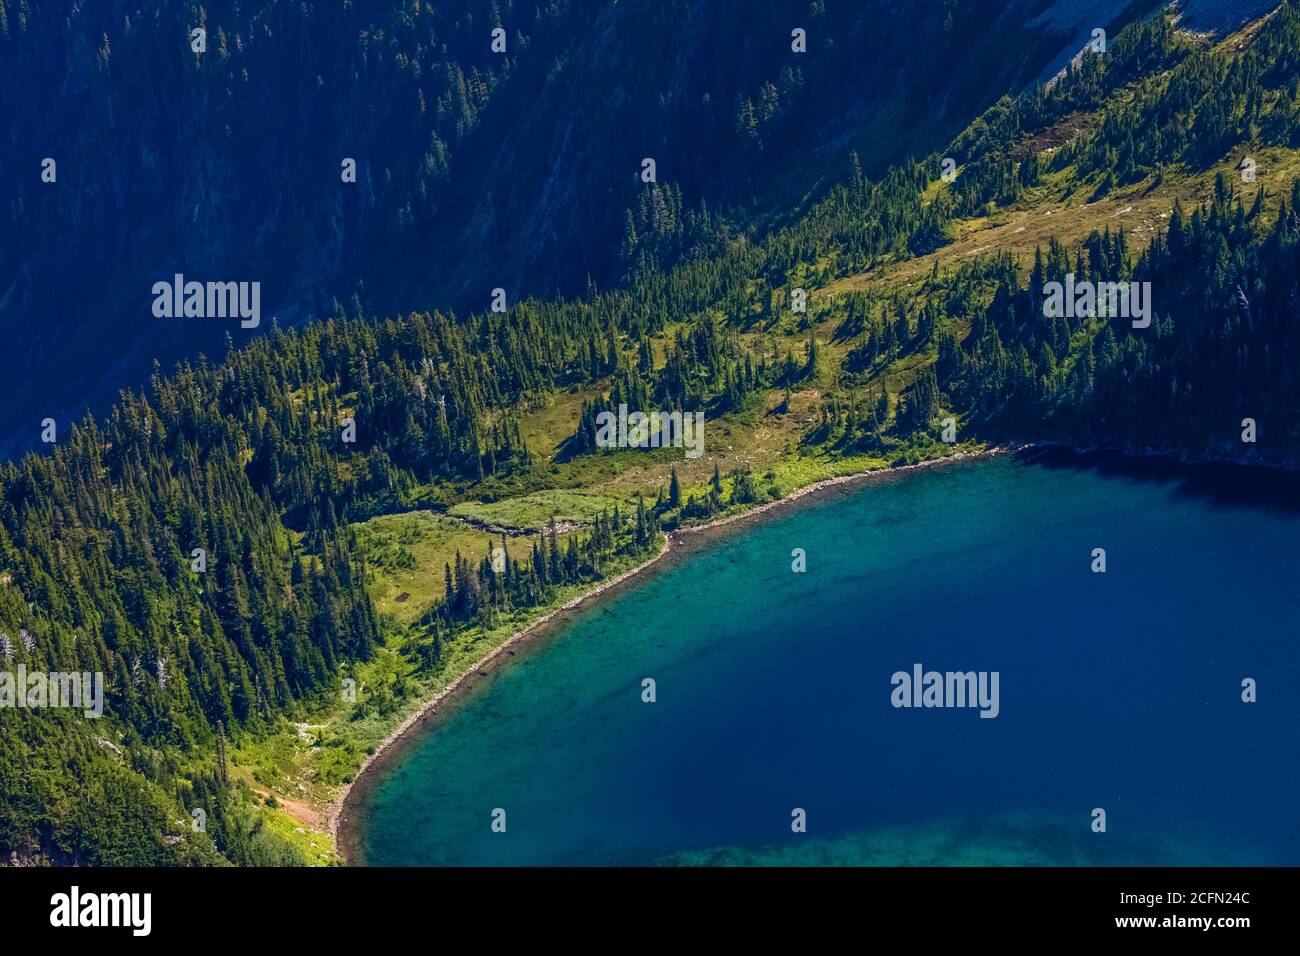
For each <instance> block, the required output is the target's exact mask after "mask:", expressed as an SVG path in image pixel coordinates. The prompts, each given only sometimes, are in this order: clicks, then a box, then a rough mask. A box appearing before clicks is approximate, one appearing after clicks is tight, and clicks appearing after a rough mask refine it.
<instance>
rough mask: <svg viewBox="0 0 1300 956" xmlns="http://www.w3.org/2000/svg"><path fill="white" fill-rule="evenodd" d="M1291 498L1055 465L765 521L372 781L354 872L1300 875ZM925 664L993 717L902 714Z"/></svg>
mask: <svg viewBox="0 0 1300 956" xmlns="http://www.w3.org/2000/svg"><path fill="white" fill-rule="evenodd" d="M1297 485H1300V478H1297V476H1296V475H1294V474H1291V475H1284V474H1279V473H1273V472H1263V471H1252V470H1248V469H1242V468H1235V467H1232V466H1196V467H1190V468H1189V467H1183V466H1178V465H1175V464H1173V463H1170V462H1164V461H1158V460H1132V459H1121V458H1118V457H1112V456H1077V455H1074V454H1072V453H1068V452H1064V451H1048V452H1036V453H1033V454H1032V455H1031V456H1029V457H1028V458H1023V459H1012V458H1008V457H1003V458H995V459H987V460H981V461H974V462H969V463H961V464H953V465H945V466H941V467H936V468H932V469H923V470H918V471H913V472H909V473H907V474H903V475H898V476H891V477H888V478H884V479H881V480H873V481H870V482H867V483H864V484H862V485H857V486H853V487H852V489H851V490H849V491H841V492H836V493H833V494H830V495H828V496H826V497H824V498H822V499H819V500H818V501H816V502H815V503H812V504H800V505H798V506H795V507H792V508H790V509H788V510H786V509H777V510H776V511H775V512H773V513H771V514H770V515H768V516H766V517H765V518H762V519H759V520H756V521H753V522H751V523H745V524H743V525H741V526H739V527H737V528H736V529H735V530H734V531H733V532H731V533H729V534H728V535H727V536H725V537H722V538H720V539H719V540H717V541H715V542H713V543H712V544H711V545H710V546H709V547H708V548H706V549H703V550H702V551H701V552H700V553H697V554H693V555H691V556H690V557H688V558H685V559H682V560H679V561H677V562H675V563H673V564H671V565H670V566H668V567H666V568H665V569H663V570H662V571H657V572H655V573H653V574H650V575H648V576H646V577H645V578H644V580H641V581H638V582H636V583H634V584H633V585H632V586H630V587H628V588H626V589H625V590H622V591H619V592H618V593H617V594H614V595H612V596H609V597H607V598H604V599H602V600H601V601H600V602H598V603H596V604H594V605H593V606H592V607H590V608H588V609H587V610H585V611H583V612H581V613H580V614H578V615H577V616H576V617H575V618H574V619H573V620H572V621H570V622H569V623H567V624H566V625H565V626H564V627H563V628H562V630H561V631H560V632H558V633H556V634H555V635H553V636H550V637H548V638H546V639H545V640H543V641H541V642H539V644H538V645H537V646H535V647H531V648H527V649H526V650H524V651H521V653H520V654H519V655H518V656H517V657H516V658H515V659H514V660H513V661H512V662H511V663H510V664H509V665H508V666H506V667H503V668H500V669H499V670H497V671H495V672H494V673H493V675H492V676H491V677H490V678H489V679H484V680H481V681H479V682H478V683H477V684H476V685H475V686H474V687H473V688H471V689H469V690H468V691H467V692H466V693H465V694H464V695H463V696H462V698H461V699H460V700H458V701H457V702H456V703H455V704H454V705H453V706H451V707H449V708H446V709H445V711H446V712H445V713H443V714H440V715H439V716H438V717H436V718H435V719H434V720H433V721H431V722H430V724H429V725H428V727H427V729H425V730H422V731H421V732H420V734H419V736H418V737H417V738H416V739H415V740H414V741H412V742H411V743H410V744H409V745H406V746H403V747H402V748H400V750H398V751H397V752H395V753H394V755H393V756H392V757H391V758H390V759H386V760H385V761H383V762H381V763H380V764H379V765H378V766H377V767H376V768H375V769H374V770H373V771H372V773H374V774H375V776H374V778H373V779H371V780H369V781H368V785H367V788H366V792H365V794H364V797H363V799H361V800H360V801H359V802H358V804H357V805H355V806H353V807H350V815H351V816H352V817H353V818H354V820H355V821H356V822H355V824H354V825H355V826H356V828H357V829H356V831H355V835H354V838H355V843H356V846H357V849H358V856H359V858H360V859H359V860H357V861H356V862H364V863H367V864H372V865H538V864H555V865H575V864H745V865H752V864H797V865H800V864H832V865H844V864H850V865H852V864H866V865H899V864H930V865H960V864H1042V865H1095V864H1107V865H1154V864H1173V865H1184V864H1187V865H1190V864H1248V865H1255V864H1291V865H1294V864H1297V863H1300V821H1298V817H1300V759H1298V758H1300V693H1298V691H1300V640H1297V637H1298V636H1300V561H1298V560H1297V543H1298V542H1300V491H1298V490H1297ZM1098 548H1101V549H1104V550H1105V561H1106V570H1105V572H1104V573H1096V572H1094V570H1093V567H1094V565H1095V564H1096V562H1097V559H1096V558H1095V557H1094V550H1095V549H1098ZM795 549H802V552H803V554H804V555H805V561H806V570H804V571H802V572H796V571H794V570H792V563H793V562H795V560H796V558H795V556H794V555H793V553H794V552H795ZM917 665H920V666H921V668H922V673H924V672H928V671H931V670H933V671H936V672H939V673H940V675H945V674H947V673H948V672H954V674H958V673H965V672H976V673H977V674H979V673H982V674H984V675H992V674H994V673H996V675H997V684H996V686H997V690H998V694H997V708H996V711H997V713H996V716H995V717H981V716H980V712H981V711H980V708H978V707H972V706H964V707H963V706H951V707H938V706H933V707H926V706H920V707H899V706H894V701H893V700H891V697H893V695H894V692H895V689H896V684H895V681H894V675H895V674H899V673H905V674H908V675H909V676H910V675H911V674H912V673H913V670H914V668H915V667H916V666H917ZM647 678H649V679H652V680H653V681H654V697H655V700H654V701H653V702H645V701H644V700H643V696H645V695H646V691H645V689H644V688H645V685H644V683H643V682H644V681H645V679H647ZM1247 679H1250V680H1251V681H1253V682H1254V688H1255V689H1254V694H1255V696H1256V700H1255V701H1254V702H1249V703H1248V702H1245V701H1243V699H1242V698H1243V692H1244V691H1243V681H1245V680H1247ZM959 683H960V682H959ZM908 700H909V702H910V701H911V698H910V697H909V698H908ZM940 700H941V701H946V702H948V703H953V702H954V701H953V699H952V697H951V695H947V694H944V695H941V696H940ZM916 701H917V702H920V696H919V693H918V695H917V697H916ZM968 703H970V701H968ZM985 710H986V711H989V712H991V710H990V709H989V708H985ZM1096 810H1102V811H1104V814H1105V816H1104V822H1105V830H1104V832H1096V830H1095V828H1096V827H1097V826H1098V825H1099V824H1098V823H1097V822H1095V821H1098V820H1099V819H1100V818H1099V817H1098V815H1097V814H1095V813H1094V811H1096ZM497 811H503V813H501V812H497ZM800 811H802V813H800ZM494 820H496V821H498V822H497V829H500V827H501V824H502V823H504V832H496V831H495V830H494V827H493V823H494ZM800 822H802V824H803V832H796V829H798V824H799V823H800Z"/></svg>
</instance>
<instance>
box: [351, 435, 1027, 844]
mask: <svg viewBox="0 0 1300 956" xmlns="http://www.w3.org/2000/svg"><path fill="white" fill-rule="evenodd" d="M1034 444H1035V443H1032V442H1017V443H1012V444H1006V445H994V446H991V447H989V448H985V449H981V450H979V451H964V452H957V453H955V454H952V455H945V456H943V457H941V458H931V459H927V460H926V461H919V462H914V463H913V464H910V465H898V466H893V467H885V468H873V469H870V470H867V471H859V472H853V473H851V474H847V475H836V476H834V477H831V478H823V479H821V480H820V481H814V482H812V483H811V484H808V485H804V486H803V487H801V488H796V489H795V490H794V491H792V492H790V494H788V495H786V496H784V497H781V498H775V499H773V500H771V501H768V502H765V503H763V504H761V505H758V506H756V507H753V508H750V509H748V510H745V511H741V512H738V513H736V514H732V515H725V516H723V517H721V518H717V519H715V520H713V521H709V522H706V523H705V524H701V525H691V526H688V527H685V528H676V529H674V530H673V531H670V532H668V533H667V534H666V535H664V542H663V545H662V546H661V547H660V549H659V551H658V552H657V553H656V554H655V555H653V556H652V557H650V558H648V559H647V560H645V561H643V562H641V563H640V564H638V565H636V566H635V567H632V568H629V569H628V570H626V571H623V572H621V573H620V574H617V575H615V576H614V577H612V578H609V579H607V580H604V581H601V582H599V583H598V584H596V585H595V586H594V587H592V588H591V589H590V590H587V591H584V592H583V593H581V594H579V595H578V596H576V597H574V598H571V599H570V600H568V601H566V602H564V604H562V605H560V606H559V607H557V608H553V609H551V610H550V611H547V612H546V613H545V614H543V615H542V616H541V617H539V618H537V619H536V620H534V621H531V622H529V623H528V624H526V625H525V626H524V627H522V628H520V629H519V630H517V631H515V632H514V633H513V634H511V635H510V636H509V637H507V638H506V639H505V640H504V641H502V642H501V643H500V644H498V645H497V646H496V647H494V648H493V649H492V650H491V651H489V652H488V653H487V654H485V655H484V656H483V657H482V658H480V659H479V660H478V661H476V662H475V663H474V664H472V665H471V666H470V667H469V668H468V669H467V670H466V671H465V672H464V673H463V674H461V675H460V676H459V677H457V678H456V679H455V680H453V681H452V682H451V683H450V684H448V685H447V686H446V687H444V688H442V690H440V691H438V692H437V693H436V694H434V696H433V697H431V698H429V699H428V700H426V701H424V702H423V703H421V704H420V705H419V706H418V707H417V708H416V709H415V711H414V712H413V713H411V714H410V715H408V716H407V717H406V718H405V719H403V720H402V722H401V723H400V724H399V725H398V726H397V727H395V728H394V729H393V731H392V732H391V733H389V734H388V736H386V737H385V738H384V739H383V741H381V742H380V743H379V744H378V745H377V746H376V747H375V750H374V752H373V753H371V754H368V755H367V756H366V758H365V760H363V761H362V762H361V766H360V767H358V768H357V771H356V772H355V773H354V774H353V776H352V780H351V782H349V783H346V784H344V785H343V787H342V788H341V789H340V790H339V791H338V793H336V794H335V796H334V797H333V799H331V800H330V801H329V803H328V804H327V805H326V807H325V811H326V816H327V824H326V826H327V829H328V830H329V833H330V836H331V838H332V839H333V841H334V849H335V853H336V854H337V855H338V856H339V858H340V859H342V861H343V863H344V865H346V866H353V865H358V864H357V863H356V862H355V861H356V859H357V858H358V856H359V852H358V851H359V846H358V842H357V839H356V828H355V826H354V825H353V824H354V822H355V821H354V820H353V819H351V818H350V817H349V814H348V810H349V802H350V801H351V802H352V803H355V802H356V801H357V800H359V799H361V797H362V796H364V794H365V793H366V791H367V790H368V789H369V787H370V785H371V784H373V782H374V777H375V775H374V774H373V773H368V771H370V770H373V769H374V767H375V765H376V764H377V763H378V762H380V761H381V759H384V760H388V759H392V757H393V755H394V753H395V752H397V751H398V750H399V749H400V745H402V744H405V743H409V742H410V741H411V740H412V739H413V738H414V736H415V735H413V734H412V733H411V731H412V730H415V729H417V728H418V727H419V726H420V725H421V724H423V723H425V722H427V721H428V720H430V719H431V718H433V717H434V716H436V715H437V713H438V708H439V706H440V705H443V704H447V703H449V702H452V701H454V699H455V698H456V697H457V696H459V694H460V692H462V691H463V690H464V689H465V688H466V687H467V686H468V685H469V683H470V681H471V679H472V678H475V677H486V676H489V672H490V669H491V668H492V667H495V666H500V665H501V664H503V663H504V662H505V660H506V659H508V658H509V657H512V656H514V651H513V650H512V648H513V647H514V646H515V645H516V644H519V643H522V642H524V641H526V640H528V639H530V638H537V637H541V636H543V635H545V634H546V633H547V632H548V631H550V630H553V629H555V627H556V626H558V625H559V624H563V623H567V622H568V619H569V618H570V617H572V616H573V615H574V613H575V612H578V611H583V610H587V609H589V608H590V607H591V606H592V605H593V599H595V598H598V597H600V596H601V595H603V594H606V593H608V592H610V591H613V590H618V589H619V588H620V587H621V586H623V585H625V584H627V583H628V582H629V581H631V580H633V579H634V578H639V577H641V576H642V575H643V573H645V572H649V571H651V570H652V569H657V568H662V567H665V566H667V565H669V564H671V563H672V562H673V561H674V560H676V559H679V558H682V557H688V556H690V555H691V554H693V553H695V552H696V551H698V550H700V549H701V548H703V547H706V546H707V545H708V543H709V542H710V541H711V540H712V539H713V538H714V537H718V536H719V535H718V534H717V532H718V531H719V529H722V528H727V527H729V526H731V525H735V524H738V523H739V522H742V521H744V520H746V519H756V518H758V517H759V516H761V515H764V514H767V513H769V512H772V511H775V510H779V509H781V508H783V507H784V506H786V505H790V504H794V503H796V502H800V501H803V502H810V501H812V500H814V499H816V498H818V497H823V496H824V494H825V493H826V492H829V491H832V490H834V489H842V490H848V488H849V487H851V486H853V485H856V484H861V483H864V482H866V481H868V480H870V479H873V478H876V479H879V478H887V477H892V476H899V475H903V474H906V473H907V472H911V471H916V470H919V469H923V468H933V467H936V466H939V465H951V464H958V463H961V462H968V461H975V460H979V459H986V458H993V457H997V456H1000V455H1006V454H1013V453H1016V452H1019V451H1023V450H1025V449H1027V448H1030V447H1033V445H1034ZM664 558H669V560H668V561H664V560H663V559H664ZM359 785H360V786H359Z"/></svg>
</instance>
